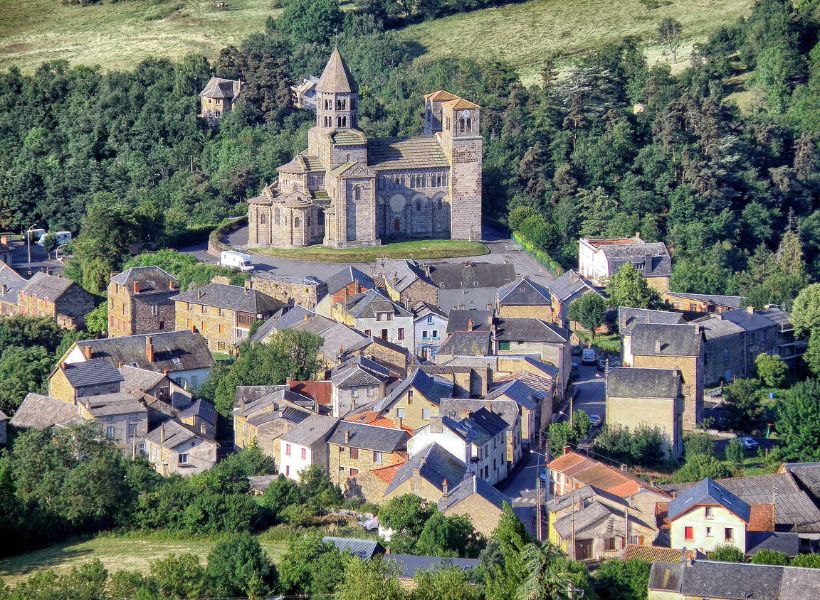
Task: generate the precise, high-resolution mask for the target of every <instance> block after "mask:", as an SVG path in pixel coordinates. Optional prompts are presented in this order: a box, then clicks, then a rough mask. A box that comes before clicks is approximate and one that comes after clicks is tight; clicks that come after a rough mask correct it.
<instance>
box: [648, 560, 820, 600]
mask: <svg viewBox="0 0 820 600" xmlns="http://www.w3.org/2000/svg"><path fill="white" fill-rule="evenodd" d="M648 587H649V590H657V591H668V592H675V593H677V594H680V595H681V596H683V597H695V598H723V599H726V600H749V599H754V600H805V599H807V598H818V597H820V569H806V568H800V567H779V566H773V565H755V564H750V563H726V562H715V561H705V560H703V561H701V560H696V561H694V562H693V563H692V564H691V565H689V564H687V563H667V562H656V563H654V564H653V565H652V570H651V571H650V573H649V586H648Z"/></svg>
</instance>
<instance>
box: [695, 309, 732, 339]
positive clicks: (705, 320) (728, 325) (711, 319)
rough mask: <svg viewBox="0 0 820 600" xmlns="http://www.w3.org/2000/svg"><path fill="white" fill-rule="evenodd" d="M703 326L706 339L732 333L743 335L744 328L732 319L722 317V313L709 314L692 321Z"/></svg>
mask: <svg viewBox="0 0 820 600" xmlns="http://www.w3.org/2000/svg"><path fill="white" fill-rule="evenodd" d="M692 323H693V324H696V325H698V326H700V327H702V328H703V337H704V338H706V340H714V339H718V338H722V337H726V336H730V335H741V334H742V333H743V331H744V330H743V328H742V327H740V326H739V325H736V324H735V323H732V322H731V321H727V320H724V319H721V318H720V315H714V314H713V315H708V316H706V317H702V318H700V319H696V320H694V321H692Z"/></svg>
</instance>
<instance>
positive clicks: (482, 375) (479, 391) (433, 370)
mask: <svg viewBox="0 0 820 600" xmlns="http://www.w3.org/2000/svg"><path fill="white" fill-rule="evenodd" d="M419 368H420V369H421V370H422V371H424V372H425V373H427V374H428V375H432V376H435V377H438V378H439V379H441V380H442V381H446V382H447V383H449V384H450V385H452V386H453V393H452V397H453V398H481V397H483V396H484V395H485V394H486V393H487V389H488V387H489V383H490V368H489V367H488V366H487V365H475V366H471V365H452V366H448V365H421V366H420V367H419Z"/></svg>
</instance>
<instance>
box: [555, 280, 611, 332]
mask: <svg viewBox="0 0 820 600" xmlns="http://www.w3.org/2000/svg"><path fill="white" fill-rule="evenodd" d="M546 288H547V290H548V291H549V293H550V300H551V302H552V322H553V323H555V324H556V325H558V327H562V328H563V329H569V330H571V331H574V330H575V329H577V326H576V324H575V323H574V321H570V318H569V307H570V305H571V304H572V303H573V302H575V301H576V300H577V299H578V298H580V297H581V296H584V295H586V294H598V295H599V296H602V294H601V292H599V291H598V290H597V289H596V288H595V286H594V285H593V284H592V282H591V281H589V280H588V279H587V278H586V277H583V276H582V275H581V274H580V273H578V271H575V270H573V269H568V270H567V271H565V272H564V273H563V274H562V275H560V276H559V277H557V278H555V279H554V280H553V281H550V282H549V283H548V284H547V285H546ZM602 297H603V296H602Z"/></svg>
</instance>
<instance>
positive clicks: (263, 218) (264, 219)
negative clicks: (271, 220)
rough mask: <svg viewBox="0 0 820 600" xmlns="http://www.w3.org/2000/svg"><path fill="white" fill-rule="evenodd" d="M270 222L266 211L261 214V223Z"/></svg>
mask: <svg viewBox="0 0 820 600" xmlns="http://www.w3.org/2000/svg"><path fill="white" fill-rule="evenodd" d="M267 222H268V216H267V215H266V214H265V213H262V214H261V215H259V224H260V225H265V224H266V223H267Z"/></svg>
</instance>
